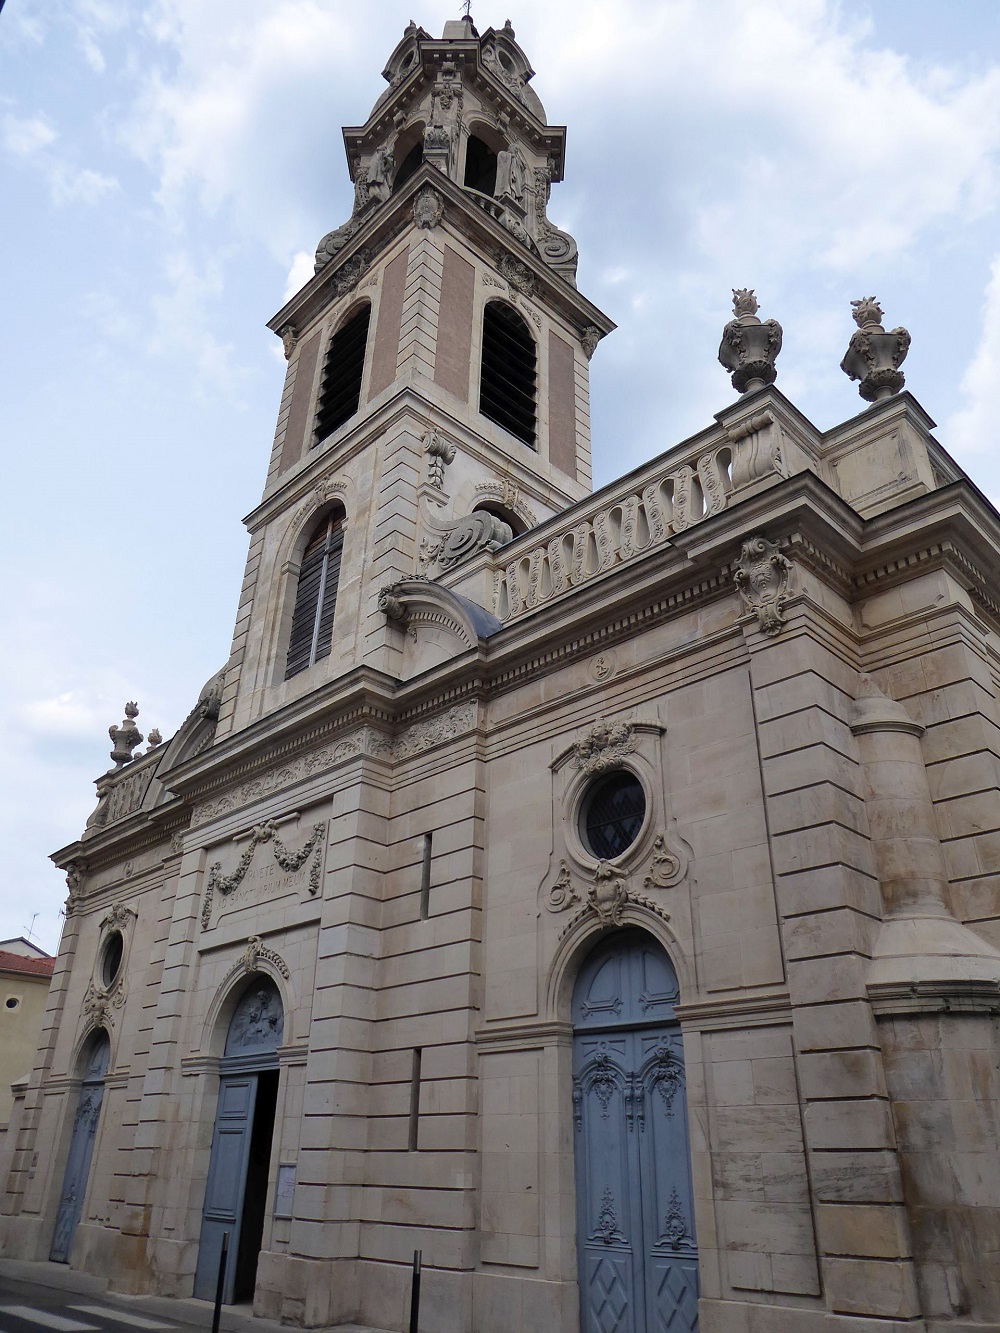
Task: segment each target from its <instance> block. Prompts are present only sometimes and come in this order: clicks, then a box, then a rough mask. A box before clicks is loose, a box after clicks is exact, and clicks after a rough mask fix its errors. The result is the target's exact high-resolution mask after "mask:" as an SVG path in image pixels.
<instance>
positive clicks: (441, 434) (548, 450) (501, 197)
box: [219, 18, 614, 737]
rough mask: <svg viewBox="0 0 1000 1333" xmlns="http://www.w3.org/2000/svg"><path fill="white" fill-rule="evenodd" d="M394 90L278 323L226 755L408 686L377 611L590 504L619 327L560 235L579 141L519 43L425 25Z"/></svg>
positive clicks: (503, 33)
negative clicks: (594, 364) (561, 198)
mask: <svg viewBox="0 0 1000 1333" xmlns="http://www.w3.org/2000/svg"><path fill="white" fill-rule="evenodd" d="M383 73H384V77H385V79H386V81H387V82H388V84H389V87H388V89H387V90H386V92H385V93H384V94H383V95H382V97H381V98H380V99H379V100H378V102H377V103H376V104H375V107H374V108H373V110H372V113H371V115H370V116H369V117H368V119H367V121H366V122H365V123H364V124H363V125H360V126H357V127H353V128H347V129H345V130H344V142H345V146H346V150H347V160H348V166H349V170H350V173H351V177H352V179H353V181H354V208H353V211H352V213H351V216H350V218H349V219H348V220H347V221H346V222H345V223H344V224H343V225H342V226H340V227H338V228H336V229H335V230H334V231H331V232H330V233H329V234H328V235H327V236H325V237H324V238H323V239H322V241H321V242H320V244H319V248H318V250H317V253H316V273H315V277H313V278H312V279H311V280H310V282H308V283H307V284H306V286H305V287H304V288H303V289H302V290H301V291H300V292H299V293H298V294H297V295H296V296H295V297H293V299H292V300H291V301H289V302H288V304H287V305H286V306H285V307H284V308H283V309H282V310H281V311H279V313H278V314H277V315H276V316H275V317H274V319H273V320H272V321H271V322H270V327H271V328H272V329H273V330H274V331H275V332H276V333H278V334H280V336H281V338H282V340H283V343H284V347H285V352H286V356H287V358H288V363H289V364H288V373H287V377H286V381H285V388H284V393H283V395H282V399H281V409H280V413H279V417H278V428H277V432H276V435H275V442H274V448H273V452H272V455H271V462H270V467H269V470H268V474H267V481H266V484H265V487H264V495H263V499H262V502H261V504H260V506H259V507H258V508H257V509H256V510H255V511H254V512H253V513H252V514H251V515H250V516H249V518H248V520H247V524H248V527H249V529H250V533H251V545H250V555H249V559H248V564H247V573H246V578H245V581H244V585H243V591H242V596H241V604H240V608H239V613H238V618H237V619H238V623H237V627H236V635H235V639H234V643H233V654H232V657H231V659H230V663H229V668H228V672H227V677H226V684H225V690H224V694H223V698H222V704H221V715H220V719H219V735H220V737H221V736H223V735H225V734H226V733H227V732H231V731H235V730H239V729H242V728H243V727H246V726H247V725H248V724H250V723H251V722H252V721H254V720H255V719H256V718H259V717H261V716H263V715H265V714H269V713H271V712H273V711H274V710H275V709H276V708H279V707H281V706H283V705H286V704H290V703H292V702H293V701H294V700H295V699H297V698H299V697H301V696H302V695H304V694H306V693H311V692H312V691H314V690H315V689H317V688H319V687H320V686H321V685H324V684H325V683H326V682H327V681H331V680H335V679H338V678H340V677H343V676H344V675H345V674H346V673H348V672H350V671H351V670H352V669H353V668H357V667H361V666H368V667H371V668H374V669H376V670H379V671H384V672H387V673H389V674H391V675H400V674H401V671H400V659H401V648H400V644H399V638H400V636H399V633H398V631H397V630H396V629H394V628H393V626H392V625H387V622H386V617H385V615H384V614H382V613H380V612H379V610H378V597H379V590H380V589H381V588H385V587H387V586H389V585H392V584H394V583H395V582H397V581H398V580H400V579H403V578H409V577H412V576H413V575H414V574H417V575H421V576H424V577H427V578H430V579H433V580H441V581H444V582H445V583H447V581H448V576H449V570H450V569H452V568H453V567H454V566H456V565H457V564H458V563H459V562H460V561H461V562H463V565H465V572H466V573H467V572H468V565H467V562H468V561H469V560H470V559H472V560H474V558H475V556H476V553H477V552H478V551H480V550H483V549H487V550H492V549H495V548H496V547H497V546H498V545H501V544H503V543H504V542H505V541H508V540H510V538H511V537H512V536H516V535H518V534H519V533H520V532H523V531H525V530H526V529H527V528H530V527H533V526H534V525H535V524H537V523H539V522H542V521H543V520H545V519H547V518H549V517H551V516H552V515H553V514H555V513H558V512H560V511H561V510H563V509H564V508H566V507H567V506H568V505H570V504H573V503H574V502H576V501H577V500H579V499H581V498H582V497H583V496H585V495H586V494H587V493H588V492H589V490H590V480H591V464H590V433H589V395H588V361H589V358H590V357H591V356H592V354H593V352H594V349H595V347H596V346H597V343H598V341H599V340H600V339H601V338H602V337H603V336H604V335H605V334H606V333H608V332H609V331H610V330H611V329H612V328H613V327H614V326H613V325H612V323H611V322H610V321H609V320H608V319H607V317H606V316H605V315H603V314H602V313H601V312H600V311H599V310H598V309H597V308H596V307H595V306H593V305H592V304H591V303H590V302H589V301H587V300H586V298H585V297H583V296H581V295H580V293H579V292H578V291H577V289H576V265H577V251H576V243H575V241H574V240H573V238H572V237H571V236H569V235H567V234H566V233H565V232H563V231H560V230H559V228H557V227H556V226H555V225H554V224H553V223H552V222H550V221H549V219H548V216H547V204H548V199H549V190H550V187H551V185H552V184H553V183H554V182H557V181H559V180H561V179H562V175H563V161H564V154H565V139H566V131H565V129H564V128H563V127H562V126H550V125H548V124H547V122H546V119H545V112H544V110H543V107H542V104H541V102H540V101H539V99H538V97H537V96H536V95H535V93H534V91H533V90H532V88H531V87H530V80H531V78H532V76H533V71H532V69H531V66H530V64H529V63H528V60H527V57H526V56H525V54H524V52H523V51H522V50H521V48H520V46H519V45H518V44H517V42H516V40H515V36H514V30H513V28H512V27H511V25H510V23H509V21H508V22H507V24H506V25H505V26H504V27H503V28H502V29H499V30H495V29H493V28H490V29H488V30H487V31H486V32H485V33H483V34H482V35H480V34H479V33H478V32H477V30H476V28H475V26H474V25H473V22H472V20H471V18H464V19H459V20H457V21H452V22H449V23H447V24H446V25H445V30H444V35H443V37H442V38H440V39H435V38H432V37H431V36H430V35H429V34H428V33H427V32H425V31H424V30H423V29H422V28H419V27H417V26H416V25H415V24H413V23H410V24H409V25H408V27H407V28H406V31H405V33H404V35H403V38H402V40H401V41H400V43H399V45H398V46H397V47H396V49H395V51H394V52H393V53H392V56H391V57H390V59H389V63H388V64H387V65H386V68H385V70H384V72H383ZM324 515H331V516H332V518H331V524H330V526H329V528H328V530H327V535H326V537H325V538H323V540H324V541H325V542H326V544H327V548H328V549H327V550H326V551H325V553H324V552H323V551H320V550H319V547H317V546H315V542H316V541H318V540H319V538H318V537H317V536H316V534H317V525H320V526H321V525H322V523H323V520H324ZM311 543H313V544H312V545H311ZM317 552H318V554H317ZM317 562H319V563H317ZM317 571H318V572H317ZM314 584H315V585H316V586H317V587H318V586H319V585H320V584H322V591H321V592H319V593H317V596H318V597H319V599H320V602H322V601H323V598H325V599H326V602H330V597H331V593H330V589H331V586H332V587H333V599H334V603H335V604H331V605H330V606H326V607H325V609H324V606H319V605H318V608H317V612H316V627H315V632H313V631H312V629H311V627H310V624H309V623H307V619H308V618H307V616H306V615H305V613H304V612H301V608H300V607H299V605H298V604H299V602H300V601H302V599H303V598H304V597H306V596H307V594H309V593H310V590H311V589H313V586H314ZM490 595H491V589H489V590H488V589H486V587H485V585H484V588H483V597H482V602H483V605H484V606H485V605H487V604H488V602H489V600H490ZM324 605H325V604H324ZM306 610H308V607H307V608H306ZM300 612H301V613H300ZM320 622H322V623H320ZM310 635H312V638H311V639H310ZM303 662H304V663H306V666H305V667H302V665H301V664H302V663H303Z"/></svg>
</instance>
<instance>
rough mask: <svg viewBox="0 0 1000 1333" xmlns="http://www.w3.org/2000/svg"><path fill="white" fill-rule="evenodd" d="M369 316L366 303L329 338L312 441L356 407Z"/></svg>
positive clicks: (323, 437) (354, 410) (347, 419)
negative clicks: (314, 434) (314, 436)
mask: <svg viewBox="0 0 1000 1333" xmlns="http://www.w3.org/2000/svg"><path fill="white" fill-rule="evenodd" d="M371 317H372V308H371V306H370V305H368V304H367V303H366V304H365V305H364V306H363V307H362V308H361V309H360V310H359V311H358V312H357V314H356V315H352V317H351V318H350V319H349V320H348V321H347V323H346V324H343V325H342V326H341V327H340V328H339V329H338V330H337V332H336V333H335V334H334V335H333V337H332V338H331V339H330V347H329V350H328V351H327V354H326V364H325V365H324V367H323V382H322V384H321V385H320V391H319V406H318V407H317V410H316V438H315V440H314V444H319V443H320V441H321V440H325V439H326V437H327V436H328V435H331V434H332V433H333V432H334V431H335V430H336V429H337V427H338V426H342V425H343V424H344V422H345V421H349V420H350V418H351V417H353V416H354V414H355V412H356V411H357V410H358V404H359V402H360V401H361V376H362V374H363V373H364V369H365V348H366V346H367V344H368V325H369V323H370V321H371Z"/></svg>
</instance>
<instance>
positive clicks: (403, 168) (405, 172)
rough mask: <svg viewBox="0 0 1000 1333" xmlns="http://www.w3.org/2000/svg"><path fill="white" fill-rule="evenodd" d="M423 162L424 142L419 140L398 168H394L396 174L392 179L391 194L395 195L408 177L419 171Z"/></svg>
mask: <svg viewBox="0 0 1000 1333" xmlns="http://www.w3.org/2000/svg"><path fill="white" fill-rule="evenodd" d="M423 160H424V141H423V139H420V140H419V141H418V142H417V143H415V144H414V145H413V147H412V148H411V149H410V150H409V152H408V153H406V155H405V156H404V158H403V160H402V161H401V162H400V164H399V166H398V167H397V168H396V174H395V176H393V178H392V192H393V194H397V193H398V192H399V191H400V190H401V189H402V187H403V186H404V185H405V184H406V182H407V181H408V180H409V179H410V177H411V176H412V175H413V174H414V173H415V172H417V171H419V170H420V166H421V163H422V162H423Z"/></svg>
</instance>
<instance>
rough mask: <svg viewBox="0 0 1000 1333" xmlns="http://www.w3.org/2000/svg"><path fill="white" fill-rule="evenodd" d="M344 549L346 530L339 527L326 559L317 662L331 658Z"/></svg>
mask: <svg viewBox="0 0 1000 1333" xmlns="http://www.w3.org/2000/svg"><path fill="white" fill-rule="evenodd" d="M343 549H344V530H343V528H340V527H338V528H337V530H336V532H334V533H332V534H331V536H330V544H329V549H328V551H327V559H326V579H325V581H324V584H323V594H322V604H321V605H320V608H319V615H318V627H317V634H316V660H317V661H318V660H319V659H320V658H321V657H329V656H330V649H331V647H332V646H333V614H334V612H335V611H336V609H337V584H338V583H339V582H340V556H341V553H342V551H343Z"/></svg>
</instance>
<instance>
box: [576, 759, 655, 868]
mask: <svg viewBox="0 0 1000 1333" xmlns="http://www.w3.org/2000/svg"><path fill="white" fill-rule="evenodd" d="M645 817H646V793H645V791H644V790H643V787H642V783H641V782H640V781H639V779H638V778H637V777H636V776H635V774H634V773H629V772H627V771H626V770H622V771H620V772H617V773H608V774H607V775H606V776H605V777H602V778H599V779H598V780H597V781H596V782H595V783H594V784H593V785H592V786H591V787H590V789H589V790H588V792H587V795H586V798H585V800H584V802H583V806H582V809H581V811H580V832H581V834H582V835H583V841H584V843H585V844H586V846H587V848H588V850H589V851H590V852H591V853H592V854H593V855H594V856H596V857H597V859H598V860H599V861H613V860H614V859H615V857H617V856H621V855H622V853H623V852H626V851H628V849H629V848H630V847H631V846H632V844H633V843H634V842H635V840H636V838H638V836H639V834H640V832H641V831H642V824H643V820H644V819H645Z"/></svg>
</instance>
